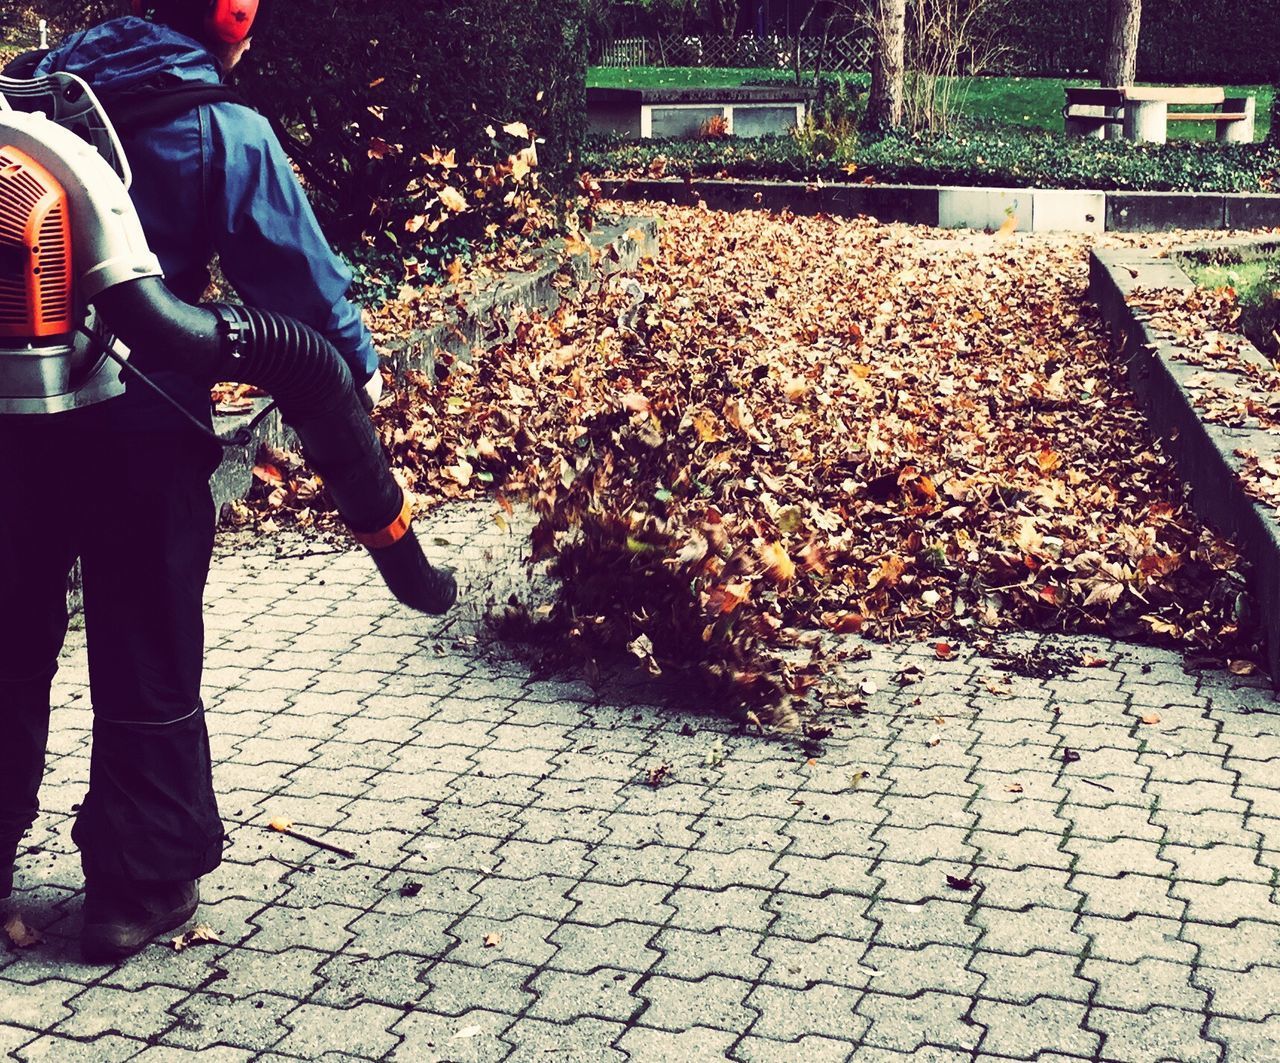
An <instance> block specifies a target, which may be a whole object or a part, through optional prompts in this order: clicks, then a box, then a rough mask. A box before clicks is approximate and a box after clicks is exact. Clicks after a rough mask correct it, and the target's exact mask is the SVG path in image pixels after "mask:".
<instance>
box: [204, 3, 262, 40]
mask: <svg viewBox="0 0 1280 1063" xmlns="http://www.w3.org/2000/svg"><path fill="white" fill-rule="evenodd" d="M257 14H258V0H213V2H212V3H211V4H210V5H209V10H208V12H207V13H206V15H205V16H204V28H205V30H206V31H207V32H208V33H209V34H210V36H213V37H216V38H217V39H218V40H220V41H222V42H223V43H224V44H239V43H240V42H241V41H242V40H244V39H245V38H246V37H247V36H249V33H250V32H251V31H252V30H253V20H254V18H256V17H257Z"/></svg>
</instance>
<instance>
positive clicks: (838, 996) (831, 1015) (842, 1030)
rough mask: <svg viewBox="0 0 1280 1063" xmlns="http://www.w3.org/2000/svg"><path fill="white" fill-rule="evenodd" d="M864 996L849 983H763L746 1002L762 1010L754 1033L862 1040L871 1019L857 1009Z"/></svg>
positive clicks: (786, 1038) (788, 1037)
mask: <svg viewBox="0 0 1280 1063" xmlns="http://www.w3.org/2000/svg"><path fill="white" fill-rule="evenodd" d="M862 997H863V991H862V990H860V989H850V988H849V987H847V986H834V985H814V986H810V987H809V988H808V989H787V988H783V987H781V986H770V985H762V986H760V987H758V988H757V989H756V990H755V992H753V993H752V994H751V995H750V996H749V997H747V1005H748V1006H749V1007H752V1008H754V1009H755V1010H756V1011H758V1012H759V1013H760V1018H759V1020H758V1021H757V1022H756V1024H755V1025H754V1026H753V1027H752V1028H751V1032H752V1033H753V1034H756V1035H758V1036H760V1037H770V1038H774V1039H776V1040H779V1041H793V1040H797V1039H798V1038H801V1037H804V1036H806V1035H808V1034H819V1035H822V1036H825V1037H831V1038H837V1039H840V1038H847V1039H849V1040H853V1041H860V1040H861V1039H862V1036H863V1034H864V1033H865V1032H866V1030H867V1027H868V1026H869V1025H870V1020H869V1019H867V1018H865V1017H863V1016H859V1015H857V1014H855V1012H854V1009H855V1008H856V1007H857V1005H858V1003H859V1001H861V999H862Z"/></svg>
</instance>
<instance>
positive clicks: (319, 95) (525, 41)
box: [242, 0, 586, 242]
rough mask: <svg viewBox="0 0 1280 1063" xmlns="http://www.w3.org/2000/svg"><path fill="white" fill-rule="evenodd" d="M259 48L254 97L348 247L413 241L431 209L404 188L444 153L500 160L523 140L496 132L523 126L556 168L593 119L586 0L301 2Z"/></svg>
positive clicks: (548, 165) (249, 81)
mask: <svg viewBox="0 0 1280 1063" xmlns="http://www.w3.org/2000/svg"><path fill="white" fill-rule="evenodd" d="M286 11H287V14H286ZM286 20H287V21H286ZM255 43H259V42H255ZM251 56H252V57H253V58H254V59H255V60H256V62H255V63H253V64H252V65H251V66H250V68H249V69H248V70H247V71H246V73H245V76H244V78H243V79H242V81H243V84H244V86H245V88H246V91H247V92H248V93H249V95H250V96H251V98H252V99H253V100H254V101H255V103H257V104H258V106H259V107H260V108H261V109H262V110H263V111H264V112H265V113H266V114H267V115H268V116H269V117H271V118H272V120H273V121H274V122H275V123H276V124H277V125H278V127H279V129H280V131H281V132H282V134H283V135H284V137H285V138H286V144H287V146H288V147H289V150H290V153H291V155H292V156H293V157H294V159H295V161H296V162H297V164H298V166H299V168H300V169H301V170H302V172H303V174H304V176H305V177H306V179H307V181H308V182H309V184H310V185H311V187H312V190H313V192H314V193H316V194H317V196H318V197H319V204H318V205H319V207H320V210H321V213H322V214H324V215H325V221H326V222H327V223H328V225H329V226H330V231H331V232H333V234H334V235H335V236H336V237H337V238H338V239H339V240H343V241H347V242H349V241H352V240H354V239H355V238H357V237H358V236H360V235H361V234H362V233H366V234H367V233H369V232H370V230H371V229H372V230H374V231H382V232H385V233H388V234H391V235H392V237H393V238H395V239H400V238H402V237H403V235H404V224H405V222H406V221H409V220H410V219H412V218H413V217H414V216H416V215H417V214H419V213H421V204H420V203H416V202H412V201H411V200H412V199H413V198H414V197H409V196H406V194H405V193H406V189H407V188H408V186H409V184H410V182H411V181H412V180H413V179H414V177H415V176H416V174H415V170H419V169H420V162H421V155H422V154H424V153H426V154H428V155H429V154H430V153H431V152H432V149H433V148H435V147H439V148H441V149H443V150H445V151H453V152H454V153H455V157H456V160H457V162H458V163H459V165H460V166H463V167H465V166H466V165H467V163H468V162H469V160H471V159H473V158H475V159H477V160H478V161H480V162H481V163H490V164H492V163H499V162H501V161H502V160H503V158H504V157H505V155H506V153H507V152H508V151H510V150H514V149H515V148H518V147H519V146H520V145H507V144H505V143H503V142H502V141H501V138H500V137H495V132H496V131H497V130H500V129H501V127H503V126H504V125H507V124H509V123H512V122H517V121H518V122H523V123H526V124H527V125H528V127H529V128H530V129H531V130H532V131H533V132H534V133H535V134H536V135H537V137H538V138H539V143H538V145H537V151H538V156H539V159H538V161H539V168H540V169H541V170H542V171H544V172H550V173H551V174H557V173H560V172H561V171H563V170H564V169H565V168H566V166H567V164H568V163H569V162H570V161H571V160H572V159H573V158H574V155H575V152H576V150H577V147H578V140H579V137H580V136H581V131H582V128H583V124H584V116H585V109H586V103H585V78H586V34H585V30H584V2H583V0H385V2H383V3H378V4H358V5H341V4H340V5H337V6H336V7H335V6H334V5H333V4H331V3H328V2H321V0H297V2H296V3H294V4H291V5H289V7H288V8H284V7H283V6H281V7H279V8H278V9H277V13H276V17H275V18H274V20H273V21H272V23H270V24H269V27H268V34H267V35H266V39H265V40H263V41H262V42H260V43H259V47H256V48H255V49H254V51H253V52H252V53H251ZM371 215H372V218H373V220H374V224H373V225H372V226H371V225H370V218H371ZM468 221H470V219H469V220H468ZM451 235H456V234H455V233H454V232H453V231H452V230H451V228H450V227H448V226H446V227H445V229H444V230H437V231H436V232H434V233H432V234H431V236H432V238H433V239H437V238H441V239H442V238H447V237H449V236H451Z"/></svg>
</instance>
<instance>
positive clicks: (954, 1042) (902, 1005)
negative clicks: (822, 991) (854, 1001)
mask: <svg viewBox="0 0 1280 1063" xmlns="http://www.w3.org/2000/svg"><path fill="white" fill-rule="evenodd" d="M970 1007H971V1002H970V1000H969V998H968V997H962V996H951V995H950V994H946V993H921V994H920V995H919V996H916V997H893V996H886V995H885V994H883V993H867V994H866V996H864V997H863V998H862V1001H861V1002H860V1003H859V1005H858V1014H860V1015H862V1016H863V1017H864V1018H867V1019H869V1020H870V1021H871V1027H870V1029H869V1030H868V1031H867V1033H866V1034H865V1035H864V1039H865V1043H866V1044H868V1045H872V1046H875V1047H880V1048H890V1049H894V1050H895V1051H899V1052H916V1051H918V1050H919V1049H920V1048H921V1047H923V1046H924V1045H926V1044H930V1045H936V1046H939V1047H943V1048H955V1049H972V1048H974V1047H975V1046H976V1045H977V1043H978V1040H979V1038H980V1037H981V1036H982V1028H981V1027H980V1026H978V1025H976V1024H975V1023H973V1022H972V1021H971V1020H970V1019H969V1018H968V1011H969V1008H970Z"/></svg>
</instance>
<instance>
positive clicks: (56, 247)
mask: <svg viewBox="0 0 1280 1063" xmlns="http://www.w3.org/2000/svg"><path fill="white" fill-rule="evenodd" d="M73 130H74V131H73ZM129 181H130V175H129V170H128V163H127V162H126V161H125V157H124V152H123V150H122V149H121V147H120V143H119V141H118V139H117V138H116V136H115V133H114V131H113V130H112V128H111V124H110V122H109V121H108V120H107V118H106V114H105V112H104V111H103V109H102V107H101V105H100V104H99V103H98V101H97V100H96V99H95V97H94V95H93V92H92V90H91V89H90V88H89V86H88V85H87V84H86V83H85V82H84V81H82V80H81V79H80V78H78V77H75V76H74V75H71V74H67V73H55V74H51V75H49V76H47V77H43V78H37V79H33V80H30V81H18V80H14V79H10V78H4V77H0V416H33V415H40V414H52V413H58V412H62V411H66V410H72V409H77V408H80V407H84V406H88V405H92V404H94V403H98V402H102V401H105V400H107V399H110V398H113V397H115V396H117V395H120V394H122V393H123V391H124V384H123V382H122V379H121V372H122V369H121V363H123V362H125V361H126V360H127V361H128V362H129V364H130V365H131V366H132V367H133V368H135V369H137V370H140V371H144V372H145V371H146V370H147V369H148V368H152V369H154V368H160V367H163V368H176V369H181V370H182V371H183V372H185V373H188V374H190V375H192V376H193V377H195V378H196V379H199V380H202V381H205V382H207V383H209V384H210V385H212V384H214V383H216V382H218V381H223V380H229V381H237V382H241V383H246V384H252V385H254V386H256V387H260V388H262V389H263V390H264V391H266V392H268V393H269V394H270V395H271V396H272V397H273V398H274V399H275V401H276V403H277V404H278V405H279V407H280V412H281V414H282V415H283V417H284V419H285V421H286V422H287V423H288V424H289V425H290V426H291V427H292V428H293V429H294V431H295V432H296V433H297V435H298V438H299V439H300V440H301V441H302V447H303V451H304V453H305V454H306V456H307V460H308V461H309V463H310V464H311V466H312V467H313V468H314V469H315V471H316V472H317V473H319V475H320V476H321V477H322V478H323V479H324V482H325V484H326V486H327V487H328V489H329V492H330V494H331V495H332V497H333V500H334V502H335V504H336V506H337V508H338V512H339V514H340V515H341V516H342V518H343V520H344V521H345V522H346V524H347V526H348V527H349V528H350V529H351V532H352V534H353V535H354V537H355V538H356V540H357V541H358V542H360V543H361V544H362V545H363V546H365V547H366V548H368V550H369V552H370V554H371V555H372V557H373V560H374V563H375V564H376V565H377V567H378V571H379V572H380V573H381V575H382V578H383V580H384V581H385V582H386V584H387V587H388V588H389V589H390V591H391V593H392V594H394V595H395V597H396V598H397V599H399V600H400V601H401V602H403V603H404V604H405V605H408V606H410V607H411V608H414V609H417V610H420V611H422V612H425V613H433V614H440V613H444V612H446V611H447V610H448V609H449V607H450V606H452V605H453V603H454V601H455V599H456V597H457V585H456V583H455V581H454V579H453V576H452V574H451V573H450V572H449V571H448V570H447V569H440V568H433V567H432V566H431V565H430V564H429V563H428V562H427V559H426V557H425V556H424V555H423V553H422V548H421V546H420V545H419V543H418V540H417V537H416V536H415V535H414V534H413V530H412V526H411V516H412V514H411V508H410V505H409V503H408V501H407V500H406V497H405V495H404V492H403V491H402V490H401V489H400V486H399V484H397V483H396V481H395V478H394V477H393V476H392V475H391V471H390V469H389V468H388V465H387V460H386V456H385V454H384V452H383V449H382V445H381V443H380V441H379V439H378V436H377V432H376V431H375V430H374V427H373V423H372V422H371V421H370V419H369V415H368V413H367V412H366V411H365V408H364V406H363V404H362V402H361V399H360V396H359V392H358V389H357V387H356V386H355V383H354V381H353V380H352V377H351V371H350V370H349V369H348V367H347V365H346V363H345V362H344V361H343V360H342V357H341V356H340V355H339V354H338V352H337V351H336V350H335V349H334V347H333V345H332V344H330V343H329V341H328V340H326V339H325V338H324V337H323V336H322V335H320V333H318V332H316V331H315V330H314V329H312V328H309V327H308V326H306V325H304V324H302V323H301V322H299V321H297V320H295V319H293V318H290V317H287V316H285V315H283V314H276V313H273V312H271V311H267V310H260V309H257V308H254V307H247V306H239V305H235V304H230V303H205V304H201V305H199V306H193V305H191V304H189V303H186V302H183V301H182V300H181V299H179V298H178V297H177V296H176V295H174V294H173V293H172V292H171V291H170V290H169V288H168V287H167V286H166V285H165V283H164V279H163V273H162V271H161V269H160V263H159V261H158V260H157V259H156V257H155V255H154V254H152V253H151V251H150V250H149V248H148V246H147V241H146V238H145V236H144V235H143V230H142V225H141V222H140V221H139V219H138V215H137V212H136V211H135V209H134V207H133V204H132V202H131V201H130V199H129V194H128V186H129Z"/></svg>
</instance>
